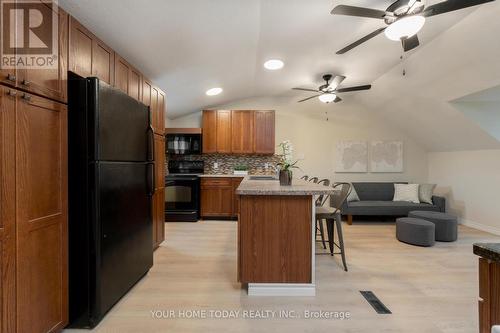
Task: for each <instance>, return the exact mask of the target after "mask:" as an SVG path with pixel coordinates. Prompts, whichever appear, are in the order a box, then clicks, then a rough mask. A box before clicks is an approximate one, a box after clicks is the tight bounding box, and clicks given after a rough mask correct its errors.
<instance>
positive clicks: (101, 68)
mask: <svg viewBox="0 0 500 333" xmlns="http://www.w3.org/2000/svg"><path fill="white" fill-rule="evenodd" d="M68 63H69V65H68V69H69V70H70V71H72V72H75V73H76V74H78V75H81V76H83V77H89V76H96V77H98V78H99V79H101V80H102V81H104V82H106V83H108V84H110V85H114V69H115V52H114V51H113V50H112V49H111V48H110V47H109V46H107V45H106V44H105V43H104V42H102V41H101V40H100V39H99V38H97V37H96V36H95V35H94V34H92V33H91V32H90V31H89V30H88V29H87V28H85V27H84V26H83V25H81V24H80V22H78V21H77V20H76V19H75V18H73V17H71V18H70V20H69V59H68Z"/></svg>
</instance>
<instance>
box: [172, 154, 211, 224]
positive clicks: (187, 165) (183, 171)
mask: <svg viewBox="0 0 500 333" xmlns="http://www.w3.org/2000/svg"><path fill="white" fill-rule="evenodd" d="M204 167H205V163H204V162H203V161H183V160H182V161H181V160H171V161H169V162H168V173H169V174H168V176H166V177H165V221H167V222H197V221H198V219H199V218H200V177H199V175H201V174H203V171H204Z"/></svg>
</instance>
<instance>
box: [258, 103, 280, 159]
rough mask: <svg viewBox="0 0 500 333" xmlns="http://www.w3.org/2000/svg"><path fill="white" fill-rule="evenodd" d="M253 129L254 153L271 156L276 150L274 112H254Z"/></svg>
mask: <svg viewBox="0 0 500 333" xmlns="http://www.w3.org/2000/svg"><path fill="white" fill-rule="evenodd" d="M254 128H255V132H254V141H253V143H254V149H253V150H254V152H255V153H256V154H263V155H273V154H274V152H275V148H276V144H275V113H274V111H255V112H254Z"/></svg>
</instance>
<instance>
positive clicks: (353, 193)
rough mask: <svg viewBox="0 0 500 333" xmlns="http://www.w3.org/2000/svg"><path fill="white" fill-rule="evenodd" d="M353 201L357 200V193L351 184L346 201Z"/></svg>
mask: <svg viewBox="0 0 500 333" xmlns="http://www.w3.org/2000/svg"><path fill="white" fill-rule="evenodd" d="M354 201H359V196H358V193H357V192H356V189H355V188H354V186H353V185H352V184H351V193H349V196H348V197H347V202H354Z"/></svg>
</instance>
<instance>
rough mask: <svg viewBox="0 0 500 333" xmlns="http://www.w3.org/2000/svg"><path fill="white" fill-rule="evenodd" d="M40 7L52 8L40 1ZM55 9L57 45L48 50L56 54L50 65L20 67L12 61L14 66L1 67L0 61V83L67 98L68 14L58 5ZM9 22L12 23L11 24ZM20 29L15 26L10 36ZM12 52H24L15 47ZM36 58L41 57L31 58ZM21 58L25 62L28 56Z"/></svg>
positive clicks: (42, 8)
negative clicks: (54, 61)
mask: <svg viewBox="0 0 500 333" xmlns="http://www.w3.org/2000/svg"><path fill="white" fill-rule="evenodd" d="M40 10H42V11H45V12H47V15H52V8H51V7H50V5H49V4H47V3H42V5H41V7H40ZM57 13H58V22H57V23H58V43H57V44H58V45H57V46H58V47H57V48H55V49H54V50H53V51H52V52H53V53H51V54H53V55H54V56H57V57H56V59H57V60H56V63H55V64H54V66H47V68H45V67H43V68H30V67H28V66H24V67H20V66H17V65H16V67H17V68H2V67H1V65H0V83H5V84H8V85H10V86H13V87H17V88H19V89H22V90H24V91H28V92H31V93H33V94H37V95H41V96H43V97H47V98H50V99H53V100H57V101H60V102H66V101H67V96H66V92H67V91H66V90H67V64H68V14H67V13H66V12H65V11H64V10H62V9H59V10H58V11H57ZM11 19H16V16H15V15H12V16H11ZM11 26H16V25H15V24H12V25H11ZM20 33H22V32H21V31H17V29H16V30H15V31H13V32H11V36H13V37H14V38H17V37H16V36H17V35H18V34H20ZM23 40H24V39H23ZM15 52H16V54H14V55H13V56H22V55H23V54H26V51H25V52H23V53H22V54H21V53H17V52H18V51H17V50H16V51H15ZM21 59H22V58H21ZM39 60H43V59H37V60H35V61H37V63H38V62H39ZM25 61H27V63H28V61H29V60H25ZM31 61H33V60H31ZM47 61H48V60H47Z"/></svg>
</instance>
